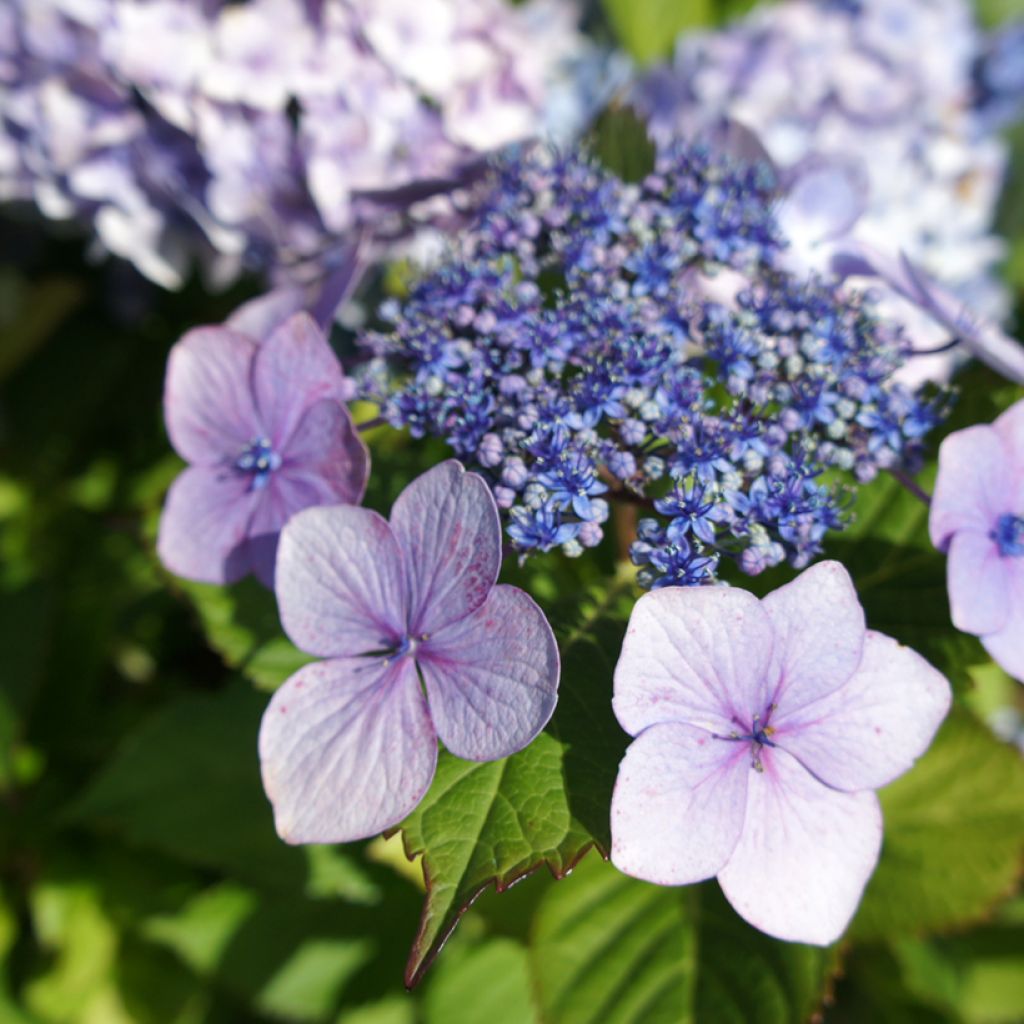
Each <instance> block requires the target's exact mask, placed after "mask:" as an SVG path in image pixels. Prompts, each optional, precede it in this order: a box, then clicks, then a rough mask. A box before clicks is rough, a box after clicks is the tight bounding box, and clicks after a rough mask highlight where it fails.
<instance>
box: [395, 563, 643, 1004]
mask: <svg viewBox="0 0 1024 1024" xmlns="http://www.w3.org/2000/svg"><path fill="white" fill-rule="evenodd" d="M632 594H633V590H632V586H631V584H629V583H627V582H624V581H623V582H620V583H618V584H616V585H615V586H614V587H613V589H612V590H611V591H610V592H609V593H608V594H607V595H602V596H599V597H598V600H597V603H596V604H595V605H592V606H590V607H588V608H585V610H584V616H583V621H582V623H581V625H580V626H578V627H577V628H576V629H574V630H571V631H569V632H567V634H566V635H565V636H564V638H563V639H562V640H561V641H560V644H559V647H560V649H561V653H562V679H561V691H560V695H559V702H558V708H557V710H556V712H555V716H554V718H553V719H552V721H551V723H550V724H549V726H548V728H547V729H546V730H545V731H544V732H543V733H542V734H541V735H540V736H539V737H538V738H537V739H536V740H534V742H533V743H532V744H530V746H529V747H527V748H526V749H525V750H523V751H521V752H520V753H518V754H515V755H513V756H512V757H509V758H506V759H504V760H502V761H492V762H489V763H482V764H481V763H473V762H469V761H461V760H459V759H458V758H456V757H452V756H451V755H449V754H447V753H443V754H442V756H441V758H440V761H439V763H438V769H437V775H436V777H435V779H434V783H433V785H432V786H431V788H430V791H429V792H428V793H427V795H426V797H425V798H424V799H423V801H422V803H421V804H420V806H419V807H418V808H417V809H416V810H415V811H414V812H413V813H412V814H411V815H410V816H409V817H408V818H407V819H406V820H405V822H404V823H403V824H402V826H401V827H402V831H403V835H404V842H405V848H406V853H407V854H408V855H409V856H410V857H411V856H414V855H416V854H423V857H424V877H425V879H426V882H427V897H426V905H425V908H424V912H423V918H422V922H421V927H420V931H419V934H418V935H417V937H416V941H415V943H414V945H413V950H412V954H411V956H410V958H409V965H408V969H407V973H406V980H407V982H408V983H409V984H415V982H416V981H417V980H418V979H419V978H420V976H421V975H422V972H423V971H424V970H425V969H426V967H427V966H428V965H429V963H430V961H431V960H432V958H433V957H434V955H435V954H436V953H437V951H438V949H440V947H441V944H442V943H443V942H444V940H445V939H446V938H447V936H448V935H449V934H450V932H451V930H452V929H453V928H454V927H455V925H456V924H457V923H458V920H459V917H460V916H461V915H462V914H463V913H464V912H465V911H466V909H467V908H468V907H469V905H470V904H471V903H472V902H473V900H474V899H476V897H477V896H478V895H479V894H480V893H481V892H482V891H483V890H484V889H485V888H486V887H488V886H490V885H494V886H495V888H497V889H498V891H499V892H500V891H501V890H502V889H504V888H506V887H507V886H509V885H511V884H512V883H513V882H515V881H517V880H518V879H520V878H522V877H523V876H524V875H526V874H529V873H530V872H531V871H534V870H536V869H537V868H538V867H540V866H541V865H547V867H548V868H549V869H550V871H551V872H552V873H553V874H554V875H556V876H561V875H564V874H565V873H566V872H567V871H568V870H570V869H571V868H572V866H573V865H574V864H575V863H576V861H577V860H578V859H579V858H580V857H581V856H582V855H583V854H584V853H585V852H586V851H587V850H588V849H589V848H590V847H591V846H592V845H596V846H598V847H599V848H601V849H607V848H608V844H609V841H610V839H609V835H608V829H609V825H608V808H609V806H610V802H611V791H612V787H613V785H614V783H615V773H616V770H617V768H618V763H619V760H620V758H621V757H622V753H623V751H624V750H625V747H626V736H625V734H624V733H623V732H622V730H621V729H620V728H619V726H618V723H617V722H616V721H615V718H614V716H613V715H612V710H611V695H612V672H613V670H614V666H615V662H616V660H617V658H618V653H619V647H620V645H621V640H622V634H623V632H624V629H625V620H626V617H627V615H628V610H629V608H630V607H631V605H632Z"/></svg>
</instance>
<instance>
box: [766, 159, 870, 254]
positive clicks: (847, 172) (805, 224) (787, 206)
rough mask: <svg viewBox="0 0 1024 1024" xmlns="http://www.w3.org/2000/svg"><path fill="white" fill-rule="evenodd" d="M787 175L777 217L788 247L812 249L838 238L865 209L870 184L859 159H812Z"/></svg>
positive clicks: (805, 161)
mask: <svg viewBox="0 0 1024 1024" xmlns="http://www.w3.org/2000/svg"><path fill="white" fill-rule="evenodd" d="M790 175H791V180H790V185H789V188H788V189H787V191H786V195H785V196H784V197H783V199H782V201H781V202H780V203H779V207H778V210H777V213H776V216H777V219H778V222H779V225H780V227H781V228H782V230H783V234H784V235H785V236H786V238H787V239H788V240H789V241H790V244H791V245H792V244H794V243H796V244H798V245H801V246H806V247H808V248H813V247H814V246H815V245H817V244H819V243H821V242H826V241H832V240H834V239H836V238H839V237H841V236H842V235H845V234H846V233H847V232H849V230H850V229H851V228H852V227H853V225H854V224H855V223H856V222H857V221H858V220H859V219H860V217H861V215H862V214H863V213H864V211H865V209H866V208H867V202H868V194H869V192H870V182H869V180H868V178H867V173H866V171H865V169H864V165H863V163H861V162H860V161H859V160H843V159H839V158H837V157H827V156H812V157H809V158H807V159H805V160H804V161H802V162H801V163H800V164H799V165H798V166H797V167H795V168H793V169H792V170H791V171H790Z"/></svg>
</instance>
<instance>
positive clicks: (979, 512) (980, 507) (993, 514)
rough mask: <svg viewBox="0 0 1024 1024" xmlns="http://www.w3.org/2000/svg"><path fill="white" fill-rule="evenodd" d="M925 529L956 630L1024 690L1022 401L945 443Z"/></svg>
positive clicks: (940, 449) (1023, 406)
mask: <svg viewBox="0 0 1024 1024" xmlns="http://www.w3.org/2000/svg"><path fill="white" fill-rule="evenodd" d="M929 528H930V530H931V536H932V543H933V544H935V546H936V547H937V548H939V549H940V550H942V551H946V552H948V555H949V561H948V563H947V584H948V587H949V605H950V611H951V613H952V616H953V624H954V625H955V626H956V627H957V629H962V630H963V631H964V632H965V633H973V634H975V635H976V636H979V637H981V642H982V643H983V644H984V645H985V649H986V650H987V651H988V653H989V654H990V655H991V656H992V657H993V658H994V659H995V660H996V661H997V662H998V663H999V664H1000V665H1001V666H1002V667H1003V668H1004V669H1005V670H1006V671H1007V672H1008V673H1009V674H1010V675H1011V676H1014V677H1015V678H1017V679H1019V680H1021V681H1022V682H1024V399H1022V400H1021V401H1019V402H1017V403H1016V404H1015V405H1013V406H1011V407H1010V408H1009V409H1007V410H1006V412H1004V413H1003V414H1002V415H1001V416H1000V417H999V418H998V419H997V420H996V421H995V422H994V423H992V424H978V425H977V426H973V427H968V428H967V429H966V430H958V431H957V432H956V433H955V434H950V436H949V437H947V438H946V440H945V441H943V442H942V446H941V447H940V448H939V474H938V477H937V479H936V481H935V494H934V496H933V498H932V506H931V517H930V520H929Z"/></svg>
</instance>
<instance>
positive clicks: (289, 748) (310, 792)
mask: <svg viewBox="0 0 1024 1024" xmlns="http://www.w3.org/2000/svg"><path fill="white" fill-rule="evenodd" d="M259 751H260V765H261V770H262V773H263V787H264V789H266V791H267V796H268V797H269V798H270V802H271V803H272V804H273V805H274V822H275V825H276V827H277V832H278V835H280V836H281V838H282V839H284V840H285V841H286V842H289V843H347V842H350V841H351V840H353V839H363V838H365V837H367V836H372V835H376V834H377V833H378V832H381V831H382V830H383V829H386V828H388V827H389V826H391V825H394V824H396V823H397V822H399V821H401V820H402V818H404V817H405V816H406V815H407V814H408V813H409V812H410V811H411V810H412V809H413V808H414V807H415V806H416V805H417V804H418V803H419V802H420V800H421V799H422V797H423V794H424V793H425V792H426V791H427V789H428V787H429V786H430V781H431V779H432V778H433V777H434V768H435V765H436V763H437V740H436V738H435V736H434V730H433V727H432V726H431V724H430V716H429V715H428V713H427V705H426V701H425V700H424V698H423V691H422V690H421V689H420V684H419V678H418V677H417V675H416V667H415V666H414V665H413V663H412V661H411V659H409V658H400V659H399V660H397V661H394V662H391V663H390V664H389V663H388V662H386V661H384V660H382V659H380V658H373V659H370V658H344V659H340V658H339V659H332V660H330V661H322V662H317V663H315V664H312V665H306V666H305V667H304V668H301V669H299V671H298V672H296V673H295V675H293V676H292V677H291V678H290V679H289V680H288V681H287V682H286V683H285V684H284V686H282V687H281V688H280V689H279V690H278V691H277V692H276V693H275V694H274V696H273V698H272V699H271V701H270V704H269V705H268V707H267V710H266V712H265V713H264V715H263V722H262V725H261V726H260V738H259Z"/></svg>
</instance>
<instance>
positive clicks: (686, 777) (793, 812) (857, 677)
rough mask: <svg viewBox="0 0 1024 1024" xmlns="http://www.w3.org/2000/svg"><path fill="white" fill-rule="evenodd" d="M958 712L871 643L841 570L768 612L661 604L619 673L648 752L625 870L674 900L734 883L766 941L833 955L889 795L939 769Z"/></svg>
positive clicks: (619, 841)
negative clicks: (706, 883)
mask: <svg viewBox="0 0 1024 1024" xmlns="http://www.w3.org/2000/svg"><path fill="white" fill-rule="evenodd" d="M949 703H950V689H949V684H948V683H947V682H946V680H945V679H944V678H943V677H942V676H941V675H940V674H939V673H938V672H937V671H936V670H935V669H933V668H932V667H931V666H930V665H929V664H928V663H927V662H926V661H924V660H923V659H922V658H921V657H919V656H918V655H917V654H915V653H914V652H913V651H911V650H909V649H907V648H905V647H901V646H900V645H899V644H898V643H897V642H896V641H895V640H893V639H891V638H890V637H887V636H883V635H882V634H880V633H875V632H873V631H871V630H866V629H865V625H864V613H863V611H862V609H861V606H860V604H859V603H858V601H857V596H856V593H855V592H854V589H853V585H852V583H851V581H850V578H849V576H848V575H847V573H846V570H845V569H844V568H843V567H842V566H841V565H839V564H838V563H837V562H821V563H819V564H818V565H816V566H814V567H812V568H810V569H807V570H806V571H805V572H804V573H802V574H801V575H800V576H798V577H797V578H796V579H795V580H794V581H793V582H792V583H789V584H788V585H787V586H784V587H781V588H779V589H778V590H776V591H775V592H774V593H772V594H769V595H768V596H767V597H766V598H765V599H764V600H763V601H758V599H757V598H756V597H754V596H753V595H752V594H750V593H748V592H747V591H744V590H738V589H732V588H727V587H697V588H676V587H667V588H665V589H662V590H657V591H652V592H651V593H649V594H646V595H644V597H642V598H641V599H640V601H639V602H638V603H637V605H636V607H635V608H634V610H633V615H632V617H631V619H630V623H629V628H628V631H627V633H626V639H625V641H624V643H623V648H622V655H621V657H620V658H619V662H618V665H617V666H616V670H615V698H614V707H615V713H616V715H617V717H618V719H619V721H620V722H621V724H622V726H623V727H624V728H625V730H626V731H627V732H628V733H629V734H630V735H632V736H635V737H636V739H635V740H634V742H633V743H632V745H631V746H630V747H629V749H628V750H627V751H626V755H625V757H624V758H623V760H622V764H621V765H620V767H619V776H618V781H617V782H616V785H615V792H614V796H613V799H612V820H611V825H612V861H613V862H614V863H615V865H616V866H617V867H618V868H619V869H620V870H621V871H624V872H625V873H626V874H629V875H634V876H635V877H637V878H643V879H646V880H647V881H651V882H656V883H658V884H662V885H684V884H687V883H690V882H697V881H700V880H702V879H705V878H710V877H711V876H713V875H717V876H718V881H719V883H720V884H721V886H722V889H723V891H724V892H725V895H726V897H727V898H728V899H729V902H730V903H732V905H733V907H735V909H736V910H737V912H738V913H739V914H740V915H741V916H743V917H744V918H746V920H747V921H749V922H750V923H751V924H753V925H754V926H755V927H757V928H760V929H761V930H762V931H764V932H767V933H768V934H769V935H774V936H776V937H778V938H781V939H787V940H791V941H797V942H810V943H816V944H822V945H824V944H827V943H830V942H832V941H834V940H835V939H837V938H838V937H839V936H840V935H841V934H842V932H843V930H844V929H845V928H846V925H847V923H848V922H849V920H850V918H851V916H852V915H853V912H854V910H855V909H856V907H857V903H858V901H859V899H860V895H861V892H862V891H863V889H864V885H865V883H866V882H867V880H868V878H869V876H870V875H871V872H872V871H873V870H874V867H875V863H876V861H877V858H878V851H879V847H880V845H881V840H882V815H881V810H880V808H879V804H878V799H877V797H876V796H875V793H874V792H873V791H874V790H875V789H877V788H878V787H880V786H884V785H886V784H887V783H889V782H891V781H892V780H893V779H895V778H896V777H897V776H899V775H901V774H902V773H903V772H905V771H906V770H907V769H908V768H909V767H910V766H911V764H912V763H913V761H914V759H915V758H916V757H918V756H919V755H920V754H921V753H923V751H924V750H925V749H926V748H927V746H928V744H929V743H930V742H931V739H932V736H933V735H934V733H935V730H936V729H937V728H938V725H939V723H940V722H941V721H942V719H943V717H944V716H945V714H946V712H947V710H948V708H949Z"/></svg>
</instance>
